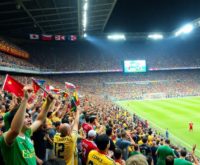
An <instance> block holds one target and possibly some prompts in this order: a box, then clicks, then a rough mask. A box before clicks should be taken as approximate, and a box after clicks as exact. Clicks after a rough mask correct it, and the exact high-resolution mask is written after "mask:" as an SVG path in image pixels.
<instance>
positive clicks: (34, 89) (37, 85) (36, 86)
mask: <svg viewBox="0 0 200 165" xmlns="http://www.w3.org/2000/svg"><path fill="white" fill-rule="evenodd" d="M32 83H33V91H34V93H37V91H38V90H39V89H40V85H39V84H38V83H37V81H36V80H34V79H32Z"/></svg>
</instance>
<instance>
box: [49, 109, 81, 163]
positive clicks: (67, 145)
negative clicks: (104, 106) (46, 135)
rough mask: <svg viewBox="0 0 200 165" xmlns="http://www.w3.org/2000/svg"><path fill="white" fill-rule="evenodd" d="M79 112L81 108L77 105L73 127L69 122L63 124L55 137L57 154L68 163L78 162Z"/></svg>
mask: <svg viewBox="0 0 200 165" xmlns="http://www.w3.org/2000/svg"><path fill="white" fill-rule="evenodd" d="M79 113H80V109H79V107H77V110H76V112H75V118H74V122H73V125H72V127H71V126H70V125H69V124H67V123H64V124H61V125H60V133H57V134H56V135H55V136H54V139H53V143H54V151H55V156H56V157H57V158H60V159H64V160H65V161H66V164H67V165H72V164H73V165H77V164H78V155H77V152H76V142H77V138H78V125H79Z"/></svg>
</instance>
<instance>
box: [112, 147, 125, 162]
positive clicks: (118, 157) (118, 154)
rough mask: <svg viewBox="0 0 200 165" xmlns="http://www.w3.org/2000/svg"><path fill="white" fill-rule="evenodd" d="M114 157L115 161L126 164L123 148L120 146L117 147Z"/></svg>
mask: <svg viewBox="0 0 200 165" xmlns="http://www.w3.org/2000/svg"><path fill="white" fill-rule="evenodd" d="M114 158H115V163H116V164H117V165H125V164H126V162H125V161H124V160H123V159H122V150H121V149H119V148H116V149H115V151H114Z"/></svg>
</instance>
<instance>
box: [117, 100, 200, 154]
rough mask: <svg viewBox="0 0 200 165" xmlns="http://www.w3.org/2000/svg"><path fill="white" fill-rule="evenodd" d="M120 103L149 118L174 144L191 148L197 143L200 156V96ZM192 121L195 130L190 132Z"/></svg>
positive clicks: (144, 117)
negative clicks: (166, 133)
mask: <svg viewBox="0 0 200 165" xmlns="http://www.w3.org/2000/svg"><path fill="white" fill-rule="evenodd" d="M117 104H118V105H120V106H122V107H123V108H124V109H127V110H128V111H129V112H131V113H136V115H138V116H140V117H141V118H143V119H147V120H148V122H149V124H150V126H151V127H153V128H156V129H157V130H158V131H159V132H160V133H162V134H163V135H165V130H166V128H168V130H169V138H170V139H171V141H172V142H173V143H174V144H177V145H180V146H184V147H186V148H188V149H189V150H191V147H192V145H193V144H197V148H196V155H198V156H199V157H200V97H185V98H173V99H164V100H145V101H118V102H117ZM190 121H192V122H193V123H194V125H193V132H189V131H188V128H189V122H190Z"/></svg>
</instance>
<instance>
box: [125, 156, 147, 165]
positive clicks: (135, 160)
mask: <svg viewBox="0 0 200 165" xmlns="http://www.w3.org/2000/svg"><path fill="white" fill-rule="evenodd" d="M133 164H134V165H148V162H147V160H146V157H145V156H144V155H142V154H137V155H134V156H131V157H130V158H128V159H127V161H126V165H133Z"/></svg>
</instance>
